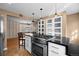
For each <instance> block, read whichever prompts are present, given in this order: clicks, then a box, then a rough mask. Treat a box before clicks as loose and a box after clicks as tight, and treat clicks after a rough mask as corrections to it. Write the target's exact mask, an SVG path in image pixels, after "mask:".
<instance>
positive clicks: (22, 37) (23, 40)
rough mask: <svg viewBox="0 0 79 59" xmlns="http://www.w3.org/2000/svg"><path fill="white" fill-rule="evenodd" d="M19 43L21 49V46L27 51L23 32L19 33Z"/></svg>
mask: <svg viewBox="0 0 79 59" xmlns="http://www.w3.org/2000/svg"><path fill="white" fill-rule="evenodd" d="M18 41H19V48H20V46H23V47H24V49H25V38H24V35H23V33H22V32H19V33H18Z"/></svg>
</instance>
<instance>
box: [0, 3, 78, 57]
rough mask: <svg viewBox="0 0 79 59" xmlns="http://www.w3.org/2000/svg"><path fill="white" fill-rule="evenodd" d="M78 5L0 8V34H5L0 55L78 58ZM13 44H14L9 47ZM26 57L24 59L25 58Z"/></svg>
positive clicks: (6, 4) (5, 4)
mask: <svg viewBox="0 0 79 59" xmlns="http://www.w3.org/2000/svg"><path fill="white" fill-rule="evenodd" d="M78 5H79V4H78V3H29V4H28V3H24V4H23V3H19V4H18V3H15V4H13V3H12V4H8V3H3V4H0V23H1V20H3V27H2V25H1V26H0V31H1V30H3V31H1V32H2V33H4V37H3V38H4V40H3V43H4V44H3V43H2V42H1V41H2V40H1V41H0V42H1V43H0V44H1V45H2V46H0V47H1V49H0V51H1V52H0V54H2V55H5V56H9V55H11V56H17V55H19V50H21V49H24V52H26V51H27V53H28V54H29V56H74V55H75V56H76V55H79V52H78V51H79V48H78V47H79V44H78V43H79V41H78V35H79V34H78V32H79V27H78V24H79V20H78V19H79V17H78V16H79V8H78V7H77V6H78ZM34 6H35V7H34ZM26 7H27V8H26ZM51 7H52V8H51ZM50 11H51V12H50ZM72 11H73V12H72ZM25 15H27V16H25ZM72 20H73V21H72ZM72 25H73V26H72ZM2 28H3V29H2ZM18 33H22V35H23V36H24V37H23V38H22V39H23V40H22V41H23V42H22V41H21V42H20V41H19V40H18V39H20V38H19V35H18ZM1 37H2V36H1ZM14 40H15V44H14V43H12V42H13V41H14ZM8 41H10V42H9V43H8ZM20 43H23V45H20ZM12 45H15V47H14V46H13V47H12ZM9 47H11V49H9ZM11 50H13V51H14V52H15V53H14V52H11ZM15 50H16V51H15ZM24 52H22V54H23V53H24ZM27 53H26V54H27ZM20 54H21V53H20ZM26 54H25V55H24V56H27V55H26ZM19 56H21V55H19Z"/></svg>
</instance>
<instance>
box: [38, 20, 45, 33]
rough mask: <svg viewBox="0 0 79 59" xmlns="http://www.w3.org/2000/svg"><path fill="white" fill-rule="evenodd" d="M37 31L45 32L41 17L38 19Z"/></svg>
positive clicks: (43, 21)
mask: <svg viewBox="0 0 79 59" xmlns="http://www.w3.org/2000/svg"><path fill="white" fill-rule="evenodd" d="M38 33H40V34H45V20H43V19H40V20H39V21H38Z"/></svg>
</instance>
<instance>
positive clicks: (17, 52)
mask: <svg viewBox="0 0 79 59" xmlns="http://www.w3.org/2000/svg"><path fill="white" fill-rule="evenodd" d="M7 47H8V50H7V51H5V52H4V55H5V56H31V54H29V53H28V51H27V50H25V49H24V48H22V47H21V48H19V47H18V39H17V38H12V39H7Z"/></svg>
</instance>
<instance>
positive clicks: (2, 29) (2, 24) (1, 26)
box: [1, 20, 3, 33]
mask: <svg viewBox="0 0 79 59" xmlns="http://www.w3.org/2000/svg"><path fill="white" fill-rule="evenodd" d="M1 33H3V21H2V20H1Z"/></svg>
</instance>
